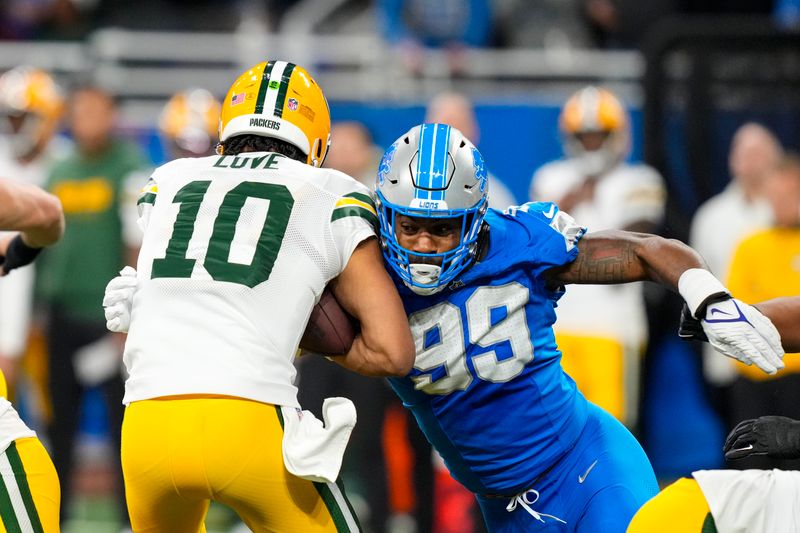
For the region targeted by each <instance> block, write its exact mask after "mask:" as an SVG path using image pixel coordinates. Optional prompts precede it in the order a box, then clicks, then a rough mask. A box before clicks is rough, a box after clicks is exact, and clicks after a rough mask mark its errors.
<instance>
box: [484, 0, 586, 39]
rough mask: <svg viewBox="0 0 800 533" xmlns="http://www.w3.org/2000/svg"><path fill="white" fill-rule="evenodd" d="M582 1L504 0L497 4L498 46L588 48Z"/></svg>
mask: <svg viewBox="0 0 800 533" xmlns="http://www.w3.org/2000/svg"><path fill="white" fill-rule="evenodd" d="M582 3H583V0H538V1H536V2H531V1H530V0H504V1H503V2H502V3H496V4H495V6H496V11H497V18H498V21H497V25H498V28H497V30H498V34H499V36H498V40H499V41H500V43H499V44H500V45H501V46H508V47H527V48H539V49H542V48H544V49H548V50H558V49H571V48H572V49H579V48H589V47H590V44H591V43H590V41H591V36H590V34H589V29H588V28H587V26H586V23H585V20H584V19H583V18H582V16H581V6H582Z"/></svg>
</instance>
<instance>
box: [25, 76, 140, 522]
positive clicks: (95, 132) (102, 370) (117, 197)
mask: <svg viewBox="0 0 800 533" xmlns="http://www.w3.org/2000/svg"><path fill="white" fill-rule="evenodd" d="M116 111H117V106H116V103H115V101H114V99H113V97H112V96H111V95H110V94H109V93H108V92H107V91H105V90H103V89H101V88H98V87H94V86H85V87H81V88H78V89H77V90H75V91H73V93H72V94H71V96H70V100H69V109H68V127H69V132H70V133H71V135H72V138H73V139H74V141H75V144H74V148H72V150H71V151H70V152H69V153H68V154H67V156H66V158H65V159H63V160H61V161H59V162H58V163H57V164H56V165H55V166H53V168H52V169H51V171H50V174H49V177H48V180H47V185H46V187H47V189H48V190H49V191H50V192H51V193H52V194H54V195H55V196H57V197H58V198H59V199H60V200H61V203H62V205H63V208H64V215H65V218H66V223H67V227H68V228H69V231H67V232H66V234H65V236H64V238H63V239H62V240H61V242H59V243H58V244H57V245H55V246H53V247H52V248H50V249H49V250H47V252H46V253H45V254H43V256H42V259H41V262H40V268H39V271H38V278H37V280H38V283H37V287H38V292H39V295H40V296H41V300H42V303H43V305H44V306H45V308H46V312H47V326H46V337H47V346H48V354H49V385H50V386H49V389H50V397H51V400H52V409H53V417H52V421H51V424H50V428H49V432H48V434H49V437H50V443H51V445H52V452H53V462H54V463H55V465H56V469H57V470H58V472H59V475H60V476H61V483H62V515H63V516H64V517H66V516H69V515H70V512H71V508H70V504H71V496H72V482H73V476H72V474H73V466H74V464H75V457H74V450H75V443H76V434H77V430H78V423H79V417H80V413H81V409H80V406H81V402H82V399H83V397H84V395H85V393H86V391H87V389H89V388H90V387H91V388H97V389H98V390H99V391H100V393H101V394H100V397H101V398H102V400H103V402H104V404H105V411H106V414H107V417H108V426H107V427H108V434H109V438H110V441H111V446H110V451H109V452H108V455H107V458H108V461H109V462H110V463H111V465H112V469H113V470H114V473H115V481H116V495H117V501H118V508H119V513H120V517H121V518H122V519H123V520H125V519H127V512H126V510H125V500H124V490H123V486H122V476H121V469H120V463H119V454H118V453H117V452H116V450H118V449H119V444H120V441H119V439H120V428H121V424H122V413H123V410H122V396H123V380H122V362H121V358H120V356H121V350H122V342H123V339H122V337H121V336H119V335H116V334H110V333H109V332H108V331H107V330H106V327H105V317H104V315H103V310H102V309H101V308H100V306H99V302H102V299H103V293H104V291H105V285H106V283H108V280H109V279H111V278H113V277H114V276H115V275H116V274H117V272H118V271H119V269H120V268H122V266H123V265H124V264H125V263H126V261H128V260H129V258H130V257H135V254H136V250H137V248H138V242H136V241H133V240H132V239H135V238H136V236H137V234H139V231H138V229H136V228H128V229H127V230H125V228H124V223H125V221H126V220H127V221H130V217H129V216H127V215H126V214H125V213H126V211H130V210H131V209H133V210H134V211H135V210H136V207H135V197H133V198H131V197H129V196H128V195H127V194H126V191H127V190H128V189H129V187H128V186H126V183H125V182H126V180H128V179H134V180H135V179H141V178H140V177H139V178H137V175H138V174H137V173H138V172H141V171H142V169H144V168H146V167H147V166H148V164H147V162H146V160H145V158H144V156H143V155H142V153H141V151H140V150H139V148H138V147H137V146H136V145H134V144H133V143H130V142H127V141H123V140H121V139H119V138H117V136H116V131H115V129H116V120H117V114H116ZM139 187H141V184H140V185H139ZM124 234H125V235H129V236H131V237H129V239H131V240H129V241H127V242H126V239H125V237H124V236H123V235H124Z"/></svg>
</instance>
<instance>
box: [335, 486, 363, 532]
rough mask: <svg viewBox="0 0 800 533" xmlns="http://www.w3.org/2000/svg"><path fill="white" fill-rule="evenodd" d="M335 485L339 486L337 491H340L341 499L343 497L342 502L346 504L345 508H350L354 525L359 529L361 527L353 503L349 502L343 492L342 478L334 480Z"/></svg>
mask: <svg viewBox="0 0 800 533" xmlns="http://www.w3.org/2000/svg"><path fill="white" fill-rule="evenodd" d="M336 485H337V486H338V487H339V491H341V493H342V499H344V503H345V504H347V508H348V509H349V510H350V514H351V515H353V519H354V520H355V522H356V525H357V526H358V528H359V529H361V522H359V521H358V515H357V514H356V511H355V509H353V505H352V504H351V503H350V500H349V499H348V498H347V495H346V494H345V493H344V482H343V481H342V478H339V479H337V480H336Z"/></svg>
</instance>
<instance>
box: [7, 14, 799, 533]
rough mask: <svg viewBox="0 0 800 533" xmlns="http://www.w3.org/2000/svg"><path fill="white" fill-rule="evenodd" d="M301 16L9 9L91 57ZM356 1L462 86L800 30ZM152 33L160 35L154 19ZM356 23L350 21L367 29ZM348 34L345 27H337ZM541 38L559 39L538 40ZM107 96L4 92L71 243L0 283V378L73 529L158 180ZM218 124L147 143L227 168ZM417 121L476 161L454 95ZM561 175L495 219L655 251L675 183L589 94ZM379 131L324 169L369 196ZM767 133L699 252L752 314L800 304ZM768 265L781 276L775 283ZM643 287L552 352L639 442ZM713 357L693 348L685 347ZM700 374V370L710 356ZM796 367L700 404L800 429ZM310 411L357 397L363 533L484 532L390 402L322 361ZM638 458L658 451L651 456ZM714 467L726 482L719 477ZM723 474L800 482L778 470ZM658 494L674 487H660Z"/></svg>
mask: <svg viewBox="0 0 800 533" xmlns="http://www.w3.org/2000/svg"><path fill="white" fill-rule="evenodd" d="M298 3H300V2H298V1H297V0H294V1H293V0H262V1H258V0H239V1H238V2H220V1H218V0H199V1H198V0H193V1H189V0H143V1H141V2H137V10H138V11H137V15H136V16H135V17H134V16H132V15H131V10H130V9H128V8H127V5H126V2H123V1H121V0H49V1H48V0H9V1H6V2H3V3H2V4H0V39H6V40H24V39H83V38H85V37H86V36H87V35H88V34H89V33H90V32H91V31H92V30H94V29H96V28H98V27H104V26H108V25H115V26H121V27H130V28H136V29H159V30H165V29H166V30H187V29H191V30H193V31H198V30H199V31H234V30H235V29H236V28H237V27H238V26H239V25H240V24H241V16H240V15H241V14H242V13H245V12H247V13H262V14H266V13H269V14H270V18H269V20H265V21H264V25H265V27H268V28H271V29H272V30H280V28H281V20H282V17H283V15H284V14H286V13H287V12H290V10H291V9H292V8H293V6H294V5H295V4H298ZM630 4H631V3H630V2H626V1H624V0H569V1H565V0H542V1H538V2H530V1H527V0H494V1H491V0H437V1H431V0H405V1H404V0H379V1H377V2H367V1H357V0H351V1H349V2H342V3H341V9H342V10H344V13H345V14H347V13H353V14H355V13H361V12H364V11H365V10H368V12H369V13H371V16H372V18H370V20H371V21H372V26H373V27H374V28H376V29H377V31H380V32H381V33H382V35H383V36H384V37H385V39H386V41H387V42H388V43H391V44H392V45H393V46H396V47H397V50H398V51H399V53H401V54H402V57H403V61H404V63H405V64H406V66H407V67H408V69H409V70H410V71H412V72H414V71H417V70H419V69H420V67H421V65H420V61H421V60H422V56H421V55H420V51H421V50H424V49H425V48H428V47H436V48H442V49H445V50H447V52H448V57H449V67H450V69H451V71H452V72H453V73H456V74H457V73H458V71H459V68H460V65H461V63H460V62H461V61H462V60H463V56H462V55H461V54H460V52H461V51H463V50H464V49H465V48H468V47H502V46H530V47H541V46H550V45H553V44H555V45H559V44H563V43H568V44H569V45H572V46H580V47H600V48H636V47H638V46H640V45H641V42H642V39H643V37H644V36H645V35H646V33H647V31H648V28H651V27H652V25H653V24H654V23H655V22H657V21H658V20H660V19H662V18H664V17H667V16H669V15H674V14H680V13H723V12H724V13H732V14H747V13H757V14H762V15H766V16H772V17H773V18H774V19H775V20H776V21H777V23H779V24H780V25H781V26H783V27H785V28H797V27H798V26H800V0H774V1H771V2H764V1H755V0H752V1H748V0H739V1H735V2H722V1H716V2H715V1H712V0H708V1H696V2H690V1H680V0H659V1H657V2H647V3H646V4H647V5H646V6H644V5H642V4H641V3H636V6H635V8H632V7H631V5H630ZM143 13H150V14H151V15H153V16H150V15H146V14H143ZM354 18H355V17H354ZM342 19H347V16H340V17H339V19H338V20H342ZM542 21H547V24H546V27H545V23H544V22H542ZM117 105H118V102H117V101H116V100H115V96H114V95H113V94H110V93H108V92H107V91H106V90H104V89H103V88H102V87H98V86H94V85H81V86H76V87H71V88H69V89H68V90H67V88H62V87H59V86H58V85H57V84H56V83H55V82H54V80H53V79H52V78H51V77H50V76H49V75H48V73H46V72H42V71H40V70H36V69H32V68H28V67H19V68H16V69H12V70H10V71H8V72H6V73H4V74H3V75H2V77H1V78H0V115H1V116H0V122H1V123H2V127H0V177H3V178H8V179H12V180H18V181H22V182H25V183H32V184H36V185H39V186H42V187H44V188H45V189H47V190H48V191H50V192H51V193H53V194H55V195H56V196H58V197H59V199H60V200H61V202H62V205H63V208H64V213H65V216H66V222H67V231H66V234H65V237H64V239H63V240H62V242H61V243H59V244H57V245H56V246H53V247H52V249H50V250H47V251H46V252H44V253H43V254H42V257H41V260H40V261H39V262H38V263H37V265H36V267H35V270H34V268H33V267H31V268H28V269H24V270H19V271H15V272H13V273H12V274H11V275H9V276H8V277H6V278H2V279H0V369H2V371H3V372H4V373H5V375H6V378H7V379H8V381H9V385H10V388H11V390H12V394H13V395H15V396H16V398H17V403H19V404H20V405H21V411H22V412H23V414H24V417H25V418H26V419H27V420H29V421H30V425H31V426H33V427H35V428H36V429H38V430H40V432H41V435H42V436H43V437H44V440H45V442H46V443H47V446H48V449H49V450H50V451H51V454H52V456H53V461H54V463H55V466H56V468H57V469H58V472H59V474H60V477H61V483H62V502H63V503H62V512H63V513H64V519H65V520H68V519H69V518H70V515H71V513H73V512H74V505H72V499H71V497H72V495H73V494H74V489H73V488H72V487H75V486H76V485H75V483H76V478H77V477H78V475H79V470H80V465H77V466H76V463H75V460H76V459H75V458H76V450H75V447H76V443H77V442H78V441H79V438H80V430H81V415H80V408H79V407H80V406H81V405H82V399H83V398H84V397H85V396H86V395H87V394H88V393H92V394H93V395H94V396H93V398H95V400H97V399H99V400H101V401H102V403H103V404H104V408H103V409H102V411H103V412H104V413H105V416H106V417H107V421H106V422H105V426H106V434H107V435H108V436H109V439H110V440H111V447H112V449H115V450H116V449H119V441H118V439H119V434H120V424H121V421H122V414H123V413H122V403H121V400H122V394H123V387H122V383H123V379H124V376H123V370H122V366H121V360H120V355H121V349H122V345H123V343H124V338H123V337H122V335H120V334H112V333H108V332H107V330H106V328H105V320H104V317H103V313H102V309H101V307H100V305H99V302H101V301H102V295H103V290H104V288H105V285H106V283H107V282H108V280H109V279H111V278H112V277H114V276H115V275H116V274H117V272H118V271H119V269H120V268H122V267H123V266H124V265H126V264H131V265H135V264H136V259H135V258H136V254H137V252H138V246H139V240H138V239H139V231H138V228H137V227H136V223H135V220H136V216H135V212H136V205H135V202H136V198H137V195H138V192H139V189H140V188H141V187H142V185H144V183H145V182H146V179H147V175H148V171H149V170H150V169H151V168H152V166H153V163H154V162H151V161H149V160H148V157H147V155H146V154H145V151H144V149H143V146H141V144H138V143H137V142H136V139H135V138H133V137H131V136H129V135H127V136H126V135H124V134H123V132H121V130H120V128H119V124H118V122H117V115H116V111H117ZM219 108H220V103H219V101H218V100H217V99H216V97H215V96H214V95H212V94H211V93H209V92H208V91H206V90H205V89H202V88H186V90H184V91H181V92H179V93H176V94H175V95H174V96H173V97H172V98H171V99H170V100H169V101H168V102H164V107H163V111H162V113H161V115H160V118H159V121H158V123H157V124H153V128H154V129H155V130H157V131H158V134H159V138H160V140H161V142H162V143H163V151H164V153H165V154H167V157H168V158H170V159H172V158H178V157H187V156H203V155H210V154H212V153H214V147H215V145H216V136H217V119H218V115H219ZM425 113H426V114H425V121H427V122H441V123H447V124H450V125H452V126H454V127H456V128H458V129H459V130H461V131H462V132H463V133H464V135H465V136H466V137H467V138H469V139H471V140H472V142H473V143H475V144H476V145H477V146H480V143H481V136H480V123H479V120H478V117H477V115H476V112H475V108H474V105H473V102H471V101H470V100H469V99H468V98H467V97H466V96H464V95H463V94H459V93H457V92H448V93H442V94H440V95H438V96H437V97H436V98H434V99H432V100H431V101H430V102H427V107H426V110H425ZM552 130H553V132H554V133H555V132H557V133H556V134H557V135H558V138H559V139H560V141H561V144H562V147H563V152H564V156H563V158H561V159H559V160H557V161H552V162H549V163H547V164H546V165H544V166H542V167H540V168H531V169H528V170H529V174H530V176H531V180H530V184H529V187H528V190H529V196H528V197H527V198H519V197H515V196H514V194H513V193H512V192H511V190H510V188H509V187H508V184H504V183H503V181H502V179H501V178H500V177H498V176H494V175H492V174H491V161H489V162H488V164H489V168H490V178H489V180H490V185H489V190H490V193H489V201H490V206H491V207H493V208H496V209H500V210H502V209H505V208H506V207H508V206H510V205H517V204H520V203H524V202H526V201H553V202H556V203H557V204H558V205H559V206H560V207H561V209H563V210H564V211H567V212H568V213H570V214H571V215H573V216H574V217H575V218H576V219H577V220H578V221H579V222H581V223H582V224H585V225H587V226H589V227H590V228H591V230H592V231H595V230H602V229H625V230H632V231H642V232H658V231H660V230H661V229H662V228H663V221H664V217H665V209H666V202H667V188H666V185H665V180H664V178H663V177H662V176H661V175H660V174H659V172H658V171H657V170H656V169H654V168H653V167H651V166H648V165H647V164H644V163H641V162H632V161H631V157H630V156H631V146H632V135H633V133H632V125H631V117H630V114H629V105H627V104H626V102H624V101H622V100H621V99H620V98H619V96H618V95H616V94H614V92H612V91H610V90H608V89H606V88H603V87H596V86H590V87H585V88H583V89H581V90H580V91H578V92H576V93H575V94H573V95H572V96H571V97H570V98H569V99H568V100H566V101H565V102H563V106H562V107H561V109H560V112H559V116H558V120H557V122H554V123H553V124H552ZM375 133H376V132H374V131H371V130H370V128H369V126H368V125H366V124H364V123H362V122H359V121H355V120H348V121H339V122H337V123H335V124H334V125H333V128H332V139H331V141H332V142H331V146H332V148H331V151H330V154H329V156H328V158H327V161H326V166H328V167H330V168H335V169H337V170H340V171H343V172H345V173H347V174H349V175H351V176H353V177H355V178H356V179H358V180H359V181H362V182H363V183H365V184H367V185H369V186H371V185H372V184H373V182H374V179H375V175H376V171H377V167H378V164H379V162H380V156H381V153H382V149H381V147H380V146H378V145H377V144H376V142H375V140H374V137H375ZM797 148H798V147H797V146H789V147H786V146H783V144H782V142H781V140H780V139H779V138H778V136H777V135H776V133H775V132H773V131H770V129H769V128H767V127H766V126H765V125H763V124H759V123H755V122H743V123H742V124H740V125H739V127H738V129H737V130H736V131H735V134H734V135H733V136H732V137H731V138H730V139H729V152H728V156H729V157H728V171H729V172H728V175H729V176H730V183H728V184H727V185H726V187H725V189H724V190H722V191H721V192H719V194H717V195H716V196H714V197H713V198H711V199H709V200H708V201H706V202H705V203H704V204H703V205H702V206H701V207H700V208H699V209H698V210H697V211H696V213H695V215H694V218H693V221H692V225H691V236H690V244H691V245H692V246H693V247H694V248H696V249H697V250H698V251H699V252H700V253H701V254H702V255H703V257H704V258H705V259H706V261H707V262H708V264H709V267H710V269H711V271H712V272H713V273H714V274H716V275H717V276H718V277H719V278H720V279H721V280H723V282H725V283H726V285H727V286H728V287H729V288H730V290H731V291H732V292H733V294H734V295H735V296H736V297H737V298H740V299H742V300H744V301H748V302H756V301H762V300H766V299H770V298H774V297H777V296H784V295H800V230H799V229H798V228H800V158H798V155H797V154H796V153H795V152H794V151H793V150H796V149H797ZM765 257H769V258H770V260H769V261H764V258H765ZM655 312H657V311H656V308H654V307H653V305H652V302H650V301H648V299H647V298H646V295H645V292H644V290H643V287H642V286H640V285H638V284H631V285H626V286H593V287H590V286H580V287H572V288H570V290H569V291H567V294H566V296H565V297H564V298H563V299H562V300H561V301H560V303H559V306H558V309H557V313H558V318H559V320H558V322H557V326H556V334H557V341H558V344H559V346H560V347H561V349H562V350H563V351H564V352H565V353H568V354H569V357H568V358H567V357H565V358H564V360H563V365H564V367H565V370H566V371H567V373H568V374H570V376H572V377H573V378H574V379H575V381H576V382H577V383H578V386H579V388H580V389H581V390H582V391H583V393H584V394H585V395H586V396H587V398H588V399H589V400H590V401H592V402H594V403H596V404H598V405H600V406H602V407H603V408H605V409H606V410H608V411H609V412H610V413H611V414H613V415H614V416H616V417H617V418H618V419H619V420H621V421H622V422H623V423H625V424H626V425H627V426H628V427H629V428H630V429H631V430H632V431H633V432H634V433H636V434H639V431H640V428H641V427H642V426H644V425H646V424H647V423H648V421H647V420H642V417H643V416H644V415H643V414H642V412H641V409H640V407H641V398H642V394H643V392H642V389H643V384H644V383H646V382H647V375H646V373H647V371H648V368H647V365H646V364H644V357H645V354H646V353H647V348H648V342H649V335H648V324H652V323H653V320H656V321H657V320H659V319H660V317H658V316H653V313H655ZM692 349H697V351H698V352H699V351H700V350H701V349H700V348H699V347H693V348H692ZM698 355H699V354H698ZM793 356H794V354H788V355H787V357H786V363H787V369H786V370H784V371H782V372H780V373H779V374H777V375H776V376H766V375H764V374H760V373H757V372H754V371H753V369H752V368H750V367H746V366H744V365H742V364H740V363H735V362H732V361H729V360H727V359H725V358H722V357H720V356H719V355H718V354H712V353H711V349H710V348H706V353H705V354H704V356H703V360H704V367H703V375H702V376H701V378H702V380H703V386H704V390H706V391H707V392H708V398H709V401H710V403H711V404H712V405H713V407H714V409H715V412H716V415H717V416H718V417H719V419H720V420H721V421H722V424H723V425H724V427H725V429H726V430H729V429H731V428H733V427H734V426H735V425H736V423H737V422H738V421H740V420H743V419H747V418H755V417H757V416H761V415H763V414H773V415H782V416H789V417H793V418H796V419H797V418H800V363H798V362H797V360H795V359H794V357H793ZM298 370H299V374H298V375H299V387H300V402H301V404H302V405H303V406H304V407H305V408H307V409H309V410H312V411H315V412H317V413H319V410H320V408H321V405H322V401H323V399H324V398H326V397H329V396H347V397H349V398H351V399H352V400H353V401H354V402H355V404H356V408H357V410H358V413H359V424H358V425H357V426H356V430H355V431H354V433H353V436H352V441H351V445H350V446H351V448H350V451H349V454H348V456H347V458H346V462H345V465H344V472H343V477H344V480H345V483H346V484H347V485H348V489H349V492H350V494H351V496H352V499H353V501H354V505H355V506H356V511H357V513H358V514H359V516H360V517H361V518H362V522H363V523H364V525H365V527H366V528H367V530H368V531H372V532H382V531H393V532H412V531H419V532H427V531H433V532H436V533H449V532H453V533H455V532H468V531H475V532H479V531H482V530H483V529H482V528H483V526H482V522H481V520H480V518H479V514H478V513H477V511H476V509H475V506H474V501H473V499H472V496H471V495H470V494H469V493H467V492H466V491H465V490H464V489H462V488H460V486H459V485H458V484H457V483H456V482H455V481H453V480H452V479H451V478H450V477H449V475H448V474H447V471H446V469H445V467H444V465H443V463H442V462H441V461H440V460H439V459H438V458H437V457H436V455H435V452H433V451H432V450H431V447H430V445H429V444H428V442H427V441H426V440H425V438H424V437H423V436H422V434H421V433H420V431H419V430H418V428H417V426H416V424H415V423H414V421H413V418H409V416H410V415H408V413H407V411H406V410H404V409H402V406H401V405H400V404H399V400H397V398H396V397H395V396H394V395H393V394H391V391H390V390H389V388H388V386H387V385H386V383H385V382H384V381H383V380H379V379H370V378H365V377H361V376H358V375H356V374H353V373H349V372H346V371H344V370H342V369H341V368H340V367H338V366H336V365H331V364H329V363H328V362H327V361H325V360H324V359H321V358H300V359H299V362H298ZM645 447H646V443H645ZM109 458H110V463H111V464H112V467H111V472H112V475H113V476H115V479H116V482H115V484H114V486H115V487H116V488H117V502H118V504H119V512H120V514H119V516H120V521H121V522H124V520H125V519H126V518H125V517H126V513H125V511H124V509H125V506H124V505H125V504H124V497H123V494H122V486H121V477H119V474H120V472H119V468H120V466H119V463H118V461H119V457H118V454H115V453H111V454H109ZM710 466H719V465H710ZM727 466H729V467H731V468H773V467H775V468H792V469H797V468H798V466H800V465H799V464H798V463H797V461H784V460H775V459H769V458H766V457H758V458H750V459H748V460H745V461H741V462H737V463H731V464H729V465H727ZM663 481H670V480H668V479H664V480H663Z"/></svg>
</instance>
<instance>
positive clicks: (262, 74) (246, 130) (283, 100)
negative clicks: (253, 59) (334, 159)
mask: <svg viewBox="0 0 800 533" xmlns="http://www.w3.org/2000/svg"><path fill="white" fill-rule="evenodd" d="M330 133H331V117H330V111H329V109H328V102H327V101H326V100H325V95H324V94H323V93H322V89H321V88H320V87H319V85H317V82H315V81H314V79H313V78H312V77H311V75H309V73H308V72H306V70H305V69H304V68H302V67H300V66H297V65H295V64H293V63H288V62H286V61H266V62H264V63H259V64H258V65H255V66H254V67H252V68H250V69H249V70H248V71H247V72H244V73H243V74H242V75H241V76H239V78H238V79H237V80H236V81H235V82H234V83H233V85H232V86H231V88H230V90H229V91H228V94H227V96H226V97H225V101H223V102H222V113H221V114H220V120H219V140H220V142H224V141H225V140H227V139H230V138H231V137H234V136H237V135H245V134H253V135H261V136H264V137H272V138H275V139H281V140H283V141H286V142H288V143H290V144H292V145H294V146H296V147H297V148H299V149H300V150H301V151H302V152H303V153H304V154H306V156H307V160H306V162H307V163H308V164H309V165H313V166H315V167H318V166H321V165H322V162H323V161H324V160H325V155H326V154H327V153H328V147H329V145H330Z"/></svg>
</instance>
